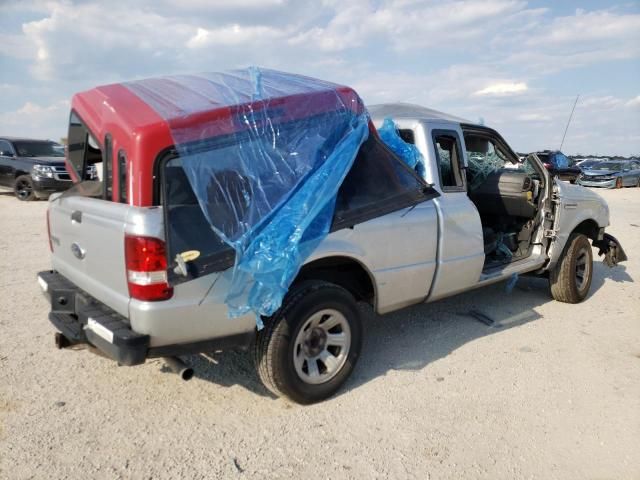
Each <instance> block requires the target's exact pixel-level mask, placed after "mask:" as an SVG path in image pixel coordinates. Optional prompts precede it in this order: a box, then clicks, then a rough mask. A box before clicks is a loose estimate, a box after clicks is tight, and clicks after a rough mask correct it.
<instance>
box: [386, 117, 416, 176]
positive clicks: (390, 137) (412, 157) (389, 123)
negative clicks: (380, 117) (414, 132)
mask: <svg viewBox="0 0 640 480" xmlns="http://www.w3.org/2000/svg"><path fill="white" fill-rule="evenodd" d="M378 134H379V135H380V138H381V139H382V141H383V142H384V143H385V144H386V145H387V147H389V148H390V149H391V151H392V152H393V153H395V154H396V155H398V157H400V158H401V159H402V160H403V161H404V162H405V163H406V164H407V165H409V167H411V168H413V169H414V170H415V171H416V172H417V173H418V175H420V178H425V173H426V172H425V167H424V158H423V157H422V154H421V153H420V150H418V148H417V147H416V146H415V145H412V144H410V143H407V142H405V141H404V140H403V139H402V138H401V137H400V134H399V132H398V128H397V127H396V124H395V123H394V121H393V120H392V119H391V118H388V117H387V118H385V119H384V121H383V122H382V126H381V127H380V128H379V129H378Z"/></svg>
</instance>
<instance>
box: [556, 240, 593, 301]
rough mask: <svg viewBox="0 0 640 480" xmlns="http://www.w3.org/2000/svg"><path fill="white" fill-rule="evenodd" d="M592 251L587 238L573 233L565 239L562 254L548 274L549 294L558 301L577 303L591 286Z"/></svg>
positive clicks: (583, 297)
mask: <svg viewBox="0 0 640 480" xmlns="http://www.w3.org/2000/svg"><path fill="white" fill-rule="evenodd" d="M592 277H593V252H592V250H591V243H589V239H588V238H587V237H586V236H585V235H583V234H581V233H573V234H571V236H570V237H569V240H567V244H566V245H565V247H564V250H563V252H562V255H561V256H560V259H559V260H558V263H557V264H556V266H555V267H554V268H553V270H551V272H550V274H549V286H550V287H551V295H552V296H553V298H554V299H556V300H558V301H559V302H565V303H579V302H581V301H582V300H584V299H585V297H586V296H587V294H588V293H589V288H591V279H592Z"/></svg>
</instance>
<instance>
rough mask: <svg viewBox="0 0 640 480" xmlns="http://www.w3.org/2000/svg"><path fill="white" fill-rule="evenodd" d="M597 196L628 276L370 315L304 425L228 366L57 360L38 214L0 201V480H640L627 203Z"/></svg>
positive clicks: (498, 288) (488, 291)
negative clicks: (343, 379) (484, 318)
mask: <svg viewBox="0 0 640 480" xmlns="http://www.w3.org/2000/svg"><path fill="white" fill-rule="evenodd" d="M600 193H602V195H603V196H604V197H605V198H606V199H607V200H608V202H609V205H610V207H611V215H612V226H611V228H610V231H611V233H613V234H614V235H616V236H617V237H618V238H619V239H620V241H621V242H622V244H623V245H624V247H625V249H626V251H627V253H628V254H629V256H630V257H631V259H630V261H629V262H628V263H626V265H625V266H618V267H616V268H614V269H612V270H609V269H607V268H606V267H604V265H602V264H601V263H599V262H598V263H597V264H596V266H595V277H594V281H593V285H592V293H591V295H590V297H589V298H588V299H587V300H586V301H585V302H584V303H582V304H580V305H566V304H561V303H557V302H554V301H552V300H551V299H550V297H549V294H548V291H547V283H546V281H545V280H542V279H535V278H523V279H520V280H519V282H518V284H517V286H516V288H515V289H514V291H513V292H512V293H511V294H506V293H505V285H504V284H499V285H495V286H492V287H487V288H484V289H481V290H477V291H474V292H471V293H467V294H464V295H461V296H458V297H455V298H452V299H448V300H445V301H441V302H438V303H435V304H432V305H423V306H418V307H413V308H410V309H407V310H404V311H402V312H399V313H396V314H393V315H390V316H387V317H384V318H376V317H374V316H373V315H369V318H368V319H367V320H366V321H367V337H366V341H365V345H364V354H363V356H362V358H361V361H360V363H359V365H358V367H357V369H356V371H355V372H354V375H353V377H352V379H351V380H350V381H349V382H348V384H347V387H346V388H345V389H343V391H342V392H341V393H340V394H339V395H337V396H336V397H335V398H333V399H331V400H329V401H327V402H324V403H322V404H319V405H315V406H311V407H300V406H297V405H293V404H291V403H289V402H287V401H285V400H282V399H274V398H272V397H271V396H269V394H268V393H267V392H266V391H265V390H264V389H263V388H262V386H261V385H260V383H259V381H258V380H257V378H256V376H255V374H254V373H253V370H252V366H251V363H250V360H249V358H248V355H246V354H242V353H235V352H231V353H227V354H224V355H220V354H212V355H209V356H206V357H191V358H189V360H190V361H191V362H192V363H193V364H194V366H195V367H196V378H195V379H194V380H192V381H190V382H182V381H180V380H179V379H178V378H177V376H175V375H173V374H170V373H165V372H164V370H165V369H164V368H163V364H162V363H161V362H160V361H153V362H149V363H147V364H145V365H143V366H139V367H134V368H127V367H117V366H116V365H115V364H114V363H113V362H110V361H108V360H106V359H103V358H100V357H98V356H95V355H92V354H90V353H89V352H86V351H81V352H76V351H69V350H65V351H58V350H56V349H55V348H54V346H53V332H54V331H53V328H52V326H51V325H50V324H49V322H48V321H47V311H48V307H47V304H46V302H45V300H44V298H43V297H42V296H41V294H40V291H39V287H38V284H37V283H36V281H35V274H36V272H38V271H39V270H43V269H46V268H47V267H48V264H49V257H48V249H47V240H46V232H45V210H46V203H45V202H36V203H27V204H25V203H20V202H18V201H17V200H15V199H14V198H12V197H11V196H9V195H4V194H2V195H0V291H1V292H2V296H1V297H0V298H1V300H2V301H1V302H0V477H1V478H3V479H4V478H7V479H9V478H10V479H23V478H46V479H51V478H82V479H85V478H145V479H148V478H185V479H186V478H261V479H262V478H417V479H426V478H461V477H466V478H491V479H495V478H509V479H512V478H542V479H553V478H558V479H572V478H575V479H591V478H592V479H604V478H610V479H632V478H635V479H638V478H640V447H639V445H640V288H639V287H638V283H637V282H639V281H640V190H639V189H625V190H613V191H604V192H600ZM473 308H476V309H479V310H480V311H482V312H484V313H486V314H487V315H489V316H491V317H492V318H493V319H495V320H496V322H497V324H496V325H495V326H493V327H491V326H486V325H484V324H482V323H480V322H478V321H477V320H474V319H473V318H470V317H468V316H467V315H466V313H467V312H468V311H469V310H470V309H473ZM176 321H179V319H176Z"/></svg>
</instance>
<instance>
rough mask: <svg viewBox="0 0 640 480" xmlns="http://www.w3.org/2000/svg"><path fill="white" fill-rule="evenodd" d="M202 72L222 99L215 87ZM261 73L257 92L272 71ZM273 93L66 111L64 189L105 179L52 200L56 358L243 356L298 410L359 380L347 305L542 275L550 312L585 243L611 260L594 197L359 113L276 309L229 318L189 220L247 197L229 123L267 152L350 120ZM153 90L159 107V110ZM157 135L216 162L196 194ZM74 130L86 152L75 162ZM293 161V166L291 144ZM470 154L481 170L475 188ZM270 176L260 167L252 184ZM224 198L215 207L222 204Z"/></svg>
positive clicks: (466, 132)
mask: <svg viewBox="0 0 640 480" xmlns="http://www.w3.org/2000/svg"><path fill="white" fill-rule="evenodd" d="M216 75H218V76H216V77H215V78H218V79H219V78H222V79H223V82H224V88H225V91H228V89H229V85H230V84H232V81H231V80H230V77H225V76H224V75H223V74H216ZM220 75H222V77H220ZM262 75H263V77H262V80H261V81H264V82H268V81H270V75H271V74H270V73H269V72H264V73H263V74H262ZM280 75H287V74H282V73H281V74H280ZM233 78H234V79H237V78H244V77H242V74H238V73H234V77H233ZM287 78H288V79H289V83H290V84H292V85H296V87H295V88H293V89H285V88H282V89H279V90H278V93H277V94H274V95H273V96H272V97H269V98H267V99H261V100H252V98H253V93H252V92H254V91H256V90H259V87H258V88H254V87H252V86H251V84H250V83H249V80H247V82H246V84H247V85H248V87H247V88H249V90H248V91H245V90H240V91H234V92H233V93H234V96H235V97H236V98H237V99H238V100H237V101H238V103H237V104H235V105H228V104H225V103H224V102H215V101H206V102H202V100H201V99H202V98H210V99H215V98H216V94H217V93H216V92H217V91H216V87H215V85H213V84H212V82H211V81H210V80H206V79H202V78H200V77H189V78H188V79H185V78H182V77H172V78H171V79H163V78H160V79H150V80H139V81H137V82H136V88H135V89H133V90H132V89H131V88H130V87H129V86H128V85H123V84H115V85H109V86H106V87H98V88H95V89H92V90H89V91H86V92H83V93H79V94H77V95H75V96H74V97H73V100H72V104H71V109H72V114H71V124H70V127H69V136H68V138H69V145H70V155H69V163H70V168H71V169H72V170H73V171H74V172H75V173H74V176H75V177H76V178H80V176H81V172H83V171H84V170H85V169H86V168H87V166H88V165H89V164H91V162H97V161H101V162H103V165H104V171H105V174H104V175H103V177H102V180H101V181H97V180H94V181H90V182H87V181H85V182H80V183H78V184H77V185H76V186H75V187H74V188H73V189H72V190H70V191H68V192H66V193H65V194H63V195H56V196H54V197H52V199H51V200H50V202H49V209H48V233H49V239H50V247H51V259H52V270H51V271H45V272H41V273H39V275H38V281H39V283H40V285H41V287H42V290H43V291H44V292H45V294H46V295H47V297H48V298H49V299H50V302H51V303H50V305H51V312H50V314H49V319H50V321H51V322H52V323H53V325H54V326H55V328H56V329H57V330H58V331H59V333H58V334H57V336H56V342H57V345H58V347H59V348H64V347H68V346H70V345H73V344H88V345H92V346H94V347H95V348H96V349H97V350H98V351H100V352H102V353H103V354H104V355H106V356H108V357H110V358H112V359H113V360H115V361H116V362H118V364H120V365H136V364H141V363H143V362H145V360H146V359H149V358H154V357H165V358H167V362H168V363H169V365H170V366H171V367H172V369H174V370H175V371H180V372H182V375H183V378H187V377H189V376H190V375H191V374H192V372H191V371H190V370H189V369H188V366H186V365H185V364H184V363H183V362H182V361H181V360H180V359H179V358H177V356H178V355H185V354H190V353H199V352H208V351H211V350H216V349H229V348H232V347H244V348H250V349H251V350H252V352H253V356H254V358H255V363H256V369H257V372H258V375H259V377H260V378H261V380H262V381H263V382H264V384H265V385H266V386H267V387H268V388H269V389H271V390H272V391H273V392H275V393H276V394H279V395H286V396H288V397H289V398H290V399H292V400H294V401H296V402H299V403H312V402H317V401H320V400H323V399H325V398H327V397H329V396H330V395H332V394H333V393H334V392H335V391H336V390H337V389H338V388H339V387H340V386H341V385H342V384H343V383H344V382H345V380H346V379H347V378H348V377H349V375H350V373H351V372H352V370H353V368H354V366H355V364H356V361H357V359H358V357H359V354H360V348H361V344H362V337H363V335H364V333H365V332H366V330H367V325H366V323H365V322H364V321H363V319H362V318H361V316H360V309H359V308H358V306H357V303H356V302H358V301H361V302H366V303H368V304H369V305H371V307H372V308H373V310H374V311H375V312H377V313H378V314H386V313H388V312H392V311H395V310H398V309H401V308H404V307H407V306H409V305H414V304H419V303H424V302H433V301H436V300H439V299H442V298H445V297H448V296H451V295H455V294H457V293H460V292H464V291H467V290H470V289H473V288H477V287H482V286H485V285H489V284H492V283H495V282H499V281H502V280H505V279H509V278H513V276H514V275H516V274H525V273H528V274H532V275H539V276H541V277H548V278H549V284H550V289H551V295H552V297H553V298H555V299H556V300H558V301H562V302H568V303H577V302H580V301H582V300H583V299H584V298H585V297H586V296H587V294H588V292H589V289H590V286H591V279H592V275H593V266H592V248H591V246H592V245H594V246H597V247H598V248H599V249H600V250H601V251H600V253H601V254H602V255H604V256H605V260H606V261H607V262H608V263H609V264H610V265H614V264H616V263H617V262H619V261H623V260H624V259H625V258H626V257H625V254H624V252H623V250H622V248H621V247H620V245H619V243H618V242H617V241H616V240H615V238H613V237H612V236H610V235H609V234H607V233H605V228H606V227H607V226H608V225H609V210H608V207H607V204H606V203H605V202H604V200H603V199H602V198H600V197H599V196H598V195H596V194H594V193H592V192H590V191H589V190H586V189H583V188H579V187H576V186H572V185H569V184H566V183H563V182H559V181H557V180H556V179H555V178H554V177H553V176H552V175H551V174H550V172H549V171H547V170H546V169H545V167H544V166H543V165H542V163H541V162H540V161H539V160H538V157H537V156H529V157H528V158H527V160H526V164H525V165H522V169H515V170H514V169H503V168H500V165H502V166H505V165H507V164H510V163H511V164H514V165H520V164H519V159H518V156H517V155H516V154H515V153H514V152H513V150H512V149H511V148H510V147H509V145H508V144H507V143H506V141H505V140H504V139H503V138H502V137H501V136H500V134H499V133H498V132H496V131H495V130H492V129H491V128H488V127H485V126H482V125H478V124H474V123H472V122H467V121H464V120H461V119H458V118H456V117H453V116H449V115H446V114H442V113H440V112H436V111H433V110H429V109H426V108H422V107H417V106H410V105H404V104H388V105H376V106H372V107H370V108H369V113H370V115H371V119H372V121H371V122H369V127H368V129H369V134H368V138H367V139H366V140H365V141H364V143H362V145H361V146H360V147H359V149H358V150H357V155H356V157H355V160H354V163H353V166H352V167H351V168H350V170H349V171H348V174H347V175H346V178H345V179H344V181H343V182H342V183H341V184H340V187H339V190H338V194H337V199H336V202H335V211H334V214H333V224H332V227H331V232H330V233H329V234H328V236H326V238H324V239H323V240H322V241H321V242H320V243H319V245H318V246H317V247H315V248H314V249H313V251H312V252H311V253H310V254H309V256H308V257H306V258H305V260H304V262H303V265H302V266H301V268H300V269H299V271H298V273H297V275H296V277H295V280H294V281H293V282H292V283H291V285H289V286H288V293H287V295H286V296H285V298H284V301H283V302H282V305H281V306H280V308H278V310H277V311H276V313H275V314H273V315H272V316H270V317H265V318H262V321H263V322H264V328H262V329H259V328H258V327H257V326H256V317H255V316H254V315H252V314H247V315H244V316H241V317H239V318H233V319H230V318H228V315H227V312H228V309H227V305H225V303H224V301H225V300H224V299H225V298H226V296H227V293H228V292H229V288H230V287H229V281H228V276H227V275H226V274H225V272H226V271H228V269H230V268H232V267H233V265H234V252H233V250H231V248H229V246H228V245H227V244H226V243H225V242H223V241H222V240H221V238H220V237H219V236H218V235H217V234H216V233H214V231H213V230H212V228H211V224H210V222H209V221H208V219H207V218H206V217H205V214H204V213H205V211H210V212H214V213H215V214H217V215H221V216H224V217H225V219H230V218H233V215H236V214H237V211H243V210H246V208H247V205H248V203H247V202H249V203H250V202H252V201H254V200H255V198H253V197H252V195H255V193H252V192H254V190H252V189H251V188H249V182H248V181H247V180H246V179H242V178H239V177H238V171H239V164H238V163H233V162H238V161H239V160H234V158H235V157H233V155H229V154H228V153H227V152H229V149H230V148H231V149H233V148H234V147H235V146H237V143H238V142H245V141H251V138H252V137H247V135H245V134H244V133H243V132H244V131H245V130H244V129H246V128H250V127H248V126H247V125H250V123H251V122H246V121H244V120H242V118H241V116H238V115H239V114H238V112H247V111H249V112H254V111H260V112H263V114H261V116H260V118H262V119H263V120H262V121H261V124H262V125H264V126H266V127H268V128H266V129H264V132H265V134H267V135H270V134H271V132H282V131H284V130H283V129H286V128H293V129H296V131H298V132H302V133H301V134H304V131H305V129H307V128H308V127H307V126H308V125H313V124H314V123H313V122H316V121H317V119H318V118H323V117H322V116H323V115H324V114H325V113H324V111H325V110H326V105H325V103H326V99H327V98H333V97H332V96H335V95H338V96H340V97H341V98H343V99H344V100H345V102H344V104H345V105H348V106H350V107H349V108H354V107H357V105H358V102H359V99H358V97H357V95H356V94H355V92H353V90H351V89H350V88H348V87H343V86H338V85H333V84H329V83H326V82H323V83H322V85H324V86H323V87H322V90H318V91H314V92H313V93H305V94H301V93H300V88H299V86H300V85H304V84H305V83H306V82H309V81H311V80H310V79H308V78H307V77H298V76H295V75H291V76H287ZM227 80H229V82H227ZM234 81H235V80H234ZM185 82H190V84H189V85H185ZM318 82H319V81H318ZM194 83H196V84H198V85H199V88H201V89H202V90H201V91H198V94H197V95H194V90H193V88H192V85H193V84H194ZM164 88H170V89H171V96H168V95H166V96H159V95H158V94H157V92H158V89H160V90H163V89H164ZM222 90H223V89H222V88H220V89H219V90H218V91H222ZM140 92H142V94H141V93H140ZM146 94H148V96H147V95H146ZM149 98H150V99H152V100H153V102H156V100H157V99H160V100H161V102H160V103H153V102H150V101H149V100H148V99H149ZM193 102H196V104H195V105H197V107H194V103H193ZM198 102H199V103H198ZM301 107H302V108H301ZM265 109H266V110H265ZM185 112H189V114H185ZM386 118H390V119H392V120H393V122H395V125H396V127H397V129H398V135H399V137H400V138H401V139H402V140H403V141H405V142H406V143H407V144H408V145H412V144H413V147H414V148H417V149H418V150H419V153H420V154H421V155H420V157H421V160H420V161H421V162H422V163H423V165H422V167H424V168H423V169H418V168H410V167H409V166H408V165H407V164H406V163H405V162H404V160H403V159H402V158H401V157H399V156H398V155H396V154H395V153H394V152H393V151H391V150H390V148H389V147H387V145H386V144H385V143H383V142H382V140H381V138H380V137H379V135H378V133H377V130H376V127H378V128H379V127H380V126H381V125H382V123H383V121H384V119H386ZM172 128H173V129H174V131H175V129H176V128H177V129H179V130H178V132H179V133H180V134H182V133H184V132H185V131H188V130H190V129H195V131H196V132H197V135H194V138H195V140H193V142H195V143H193V142H192V141H191V140H187V142H191V143H187V145H188V146H189V148H190V149H191V150H189V151H190V152H194V153H193V154H195V155H200V156H199V157H197V158H199V159H205V160H202V161H205V162H206V161H207V160H206V158H207V155H208V154H210V153H212V154H214V156H215V158H216V159H217V160H216V161H220V162H227V167H225V168H229V169H231V170H230V171H229V170H225V172H228V173H225V175H224V178H225V179H224V181H222V180H221V178H220V177H218V176H211V177H210V178H203V177H198V178H196V180H197V181H198V182H203V183H199V184H198V185H200V186H202V187H203V188H202V190H200V189H194V188H193V184H192V180H190V179H189V178H187V176H186V174H185V172H186V170H185V168H184V165H183V164H182V163H181V162H182V161H183V160H184V161H185V162H186V161H188V160H189V157H188V156H187V157H184V158H183V157H181V155H180V154H179V153H178V152H179V151H184V150H181V148H179V145H176V142H175V137H174V136H172V134H171V131H172ZM261 131H263V130H261ZM89 132H92V134H94V135H95V139H96V141H97V143H98V147H99V149H98V150H99V151H92V150H90V149H87V148H85V146H86V143H87V139H88V138H89V135H90V133H89ZM203 132H208V133H207V135H204V134H203ZM330 135H331V134H330V132H329V136H330ZM269 138H272V137H269ZM418 140H419V141H418ZM267 143H268V142H267ZM242 145H243V149H244V151H247V149H249V148H251V147H252V146H253V145H254V144H253V143H248V144H244V143H243V144H242ZM299 148H300V150H296V151H295V152H293V155H294V156H297V155H298V152H299V151H300V152H304V151H305V148H306V146H305V144H301V145H300V146H299ZM218 153H220V155H218ZM325 153H327V152H325ZM329 153H330V152H329ZM327 154H328V153H327ZM471 155H473V156H474V158H475V162H476V164H478V165H480V168H479V170H478V171H477V172H475V176H474V186H473V188H471V187H470V186H469V182H468V180H467V175H468V174H469V172H468V169H467V168H466V167H467V166H468V161H467V159H468V157H469V156H471ZM209 158H210V157H209ZM482 160H484V161H485V162H487V165H488V166H487V168H483V167H482V163H481V161H482ZM229 162H230V163H229ZM234 165H235V166H234ZM265 165H266V164H265ZM234 169H235V170H234ZM419 170H422V171H424V177H421V176H420V175H419V174H418V171H419ZM283 174H286V172H282V173H279V172H276V171H268V169H267V171H266V172H265V175H266V177H265V178H273V176H277V175H283ZM223 184H225V185H226V187H225V188H227V187H228V188H230V189H231V190H229V191H225V192H224V194H220V195H219V194H218V193H219V192H220V188H221V185H223ZM223 186H224V185H223ZM267 186H268V185H267ZM203 192H204V193H203ZM216 192H218V193H216ZM229 199H231V203H228V201H229ZM203 205H204V206H205V207H206V208H203ZM230 210H233V212H231V213H232V214H230ZM225 221H226V220H225ZM230 221H231V220H230ZM185 254H186V255H185ZM185 265H186V268H185ZM505 301H507V300H506V299H505Z"/></svg>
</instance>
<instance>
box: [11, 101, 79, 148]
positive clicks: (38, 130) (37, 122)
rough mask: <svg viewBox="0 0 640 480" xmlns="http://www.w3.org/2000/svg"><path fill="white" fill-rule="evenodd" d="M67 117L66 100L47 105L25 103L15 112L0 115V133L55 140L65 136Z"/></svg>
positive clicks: (67, 104) (67, 106)
mask: <svg viewBox="0 0 640 480" xmlns="http://www.w3.org/2000/svg"><path fill="white" fill-rule="evenodd" d="M68 117H69V101H68V100H58V101H56V102H54V103H51V104H49V105H41V104H37V103H33V102H30V101H27V102H25V103H24V104H23V105H22V106H21V107H20V108H18V109H17V110H15V111H12V112H2V113H0V132H3V133H5V134H8V135H16V136H26V137H40V138H50V139H54V140H57V139H58V138H60V137H62V136H64V135H65V131H66V128H67V121H68Z"/></svg>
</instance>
